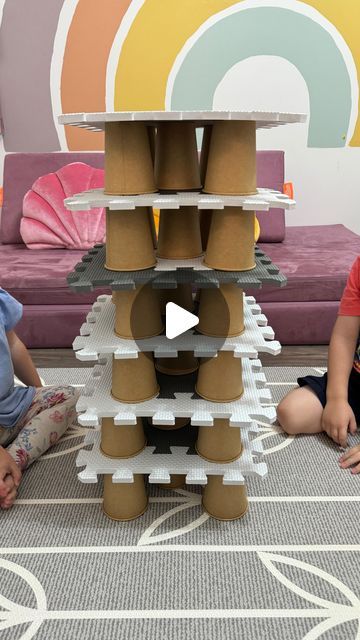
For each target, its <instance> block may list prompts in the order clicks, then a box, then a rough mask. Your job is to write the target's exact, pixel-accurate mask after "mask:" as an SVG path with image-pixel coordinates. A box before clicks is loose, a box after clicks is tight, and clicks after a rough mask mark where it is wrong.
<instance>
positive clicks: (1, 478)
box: [0, 447, 21, 501]
mask: <svg viewBox="0 0 360 640" xmlns="http://www.w3.org/2000/svg"><path fill="white" fill-rule="evenodd" d="M7 476H11V478H12V479H13V484H14V485H15V487H16V488H17V487H18V486H19V484H20V482H21V471H20V469H19V467H18V465H17V464H16V462H15V460H14V459H13V458H12V457H11V455H10V454H9V453H8V452H7V451H6V449H4V448H3V447H0V501H1V500H2V498H5V497H6V496H7V495H8V492H9V480H6V478H7Z"/></svg>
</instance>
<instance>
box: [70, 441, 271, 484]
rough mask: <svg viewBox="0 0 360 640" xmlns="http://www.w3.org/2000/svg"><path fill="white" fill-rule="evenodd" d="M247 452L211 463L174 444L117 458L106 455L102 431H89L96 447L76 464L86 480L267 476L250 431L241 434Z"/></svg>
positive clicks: (236, 480)
mask: <svg viewBox="0 0 360 640" xmlns="http://www.w3.org/2000/svg"><path fill="white" fill-rule="evenodd" d="M241 437H242V443H243V452H242V455H241V456H240V458H238V459H237V460H235V461H233V462H227V463H219V462H207V461H206V460H204V459H203V458H201V457H200V456H198V455H197V454H195V455H188V448H187V447H171V448H170V450H171V453H170V454H166V453H165V454H154V447H145V449H144V450H143V451H141V452H140V453H139V454H138V455H137V456H134V457H132V458H126V459H116V458H109V457H107V456H104V455H103V454H102V452H101V449H100V432H98V431H93V432H90V433H88V434H87V436H86V438H85V444H93V447H92V449H90V450H87V449H82V450H81V451H80V452H79V454H78V456H77V459H76V466H77V467H82V466H84V467H85V469H84V470H83V471H81V472H80V473H79V474H78V477H79V479H80V480H81V481H82V482H85V483H95V482H97V481H98V476H100V475H112V481H113V482H114V483H131V482H134V474H145V475H148V476H149V482H150V483H163V484H169V483H170V476H171V475H174V474H179V475H186V483H187V484H196V485H206V484H207V476H211V475H217V476H222V477H223V484H224V485H239V484H245V478H246V477H248V476H259V477H261V478H264V477H265V476H266V474H267V466H266V464H265V463H264V462H262V461H261V462H258V461H256V460H255V459H254V454H255V458H256V454H257V453H258V454H261V453H262V451H263V448H262V442H261V441H258V440H257V441H251V440H250V438H249V431H248V430H244V432H242V434H241Z"/></svg>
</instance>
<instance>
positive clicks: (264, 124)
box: [58, 110, 306, 131]
mask: <svg viewBox="0 0 360 640" xmlns="http://www.w3.org/2000/svg"><path fill="white" fill-rule="evenodd" d="M227 120H246V121H255V122H256V126H257V128H259V129H268V128H272V127H278V126H280V125H283V124H293V123H302V122H306V115H305V114H304V113H285V112H281V111H164V110H162V111H107V112H95V113H64V114H62V115H60V116H59V118H58V121H59V124H69V125H73V126H75V127H81V128H84V129H90V130H92V131H102V130H103V129H104V126H105V123H106V122H145V123H146V124H148V125H156V123H157V122H181V121H185V122H194V123H195V124H196V125H197V126H199V127H201V126H204V125H205V124H212V123H214V122H219V121H227Z"/></svg>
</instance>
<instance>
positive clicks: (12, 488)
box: [0, 474, 17, 509]
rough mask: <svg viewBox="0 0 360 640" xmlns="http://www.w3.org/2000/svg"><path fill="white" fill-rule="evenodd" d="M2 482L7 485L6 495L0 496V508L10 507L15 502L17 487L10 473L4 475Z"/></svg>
mask: <svg viewBox="0 0 360 640" xmlns="http://www.w3.org/2000/svg"><path fill="white" fill-rule="evenodd" d="M4 484H5V486H6V487H7V495H6V496H5V498H0V509H10V507H12V506H13V504H14V502H15V499H16V494H17V487H16V485H15V482H14V478H13V477H12V475H10V474H9V475H7V476H6V478H5V480H4Z"/></svg>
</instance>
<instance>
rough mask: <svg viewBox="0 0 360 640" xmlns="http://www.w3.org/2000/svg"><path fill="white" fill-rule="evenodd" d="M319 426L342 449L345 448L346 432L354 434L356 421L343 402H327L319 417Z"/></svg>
mask: <svg viewBox="0 0 360 640" xmlns="http://www.w3.org/2000/svg"><path fill="white" fill-rule="evenodd" d="M321 426H322V428H323V430H324V431H326V433H327V434H328V436H329V437H330V438H331V439H332V440H334V442H336V443H337V444H339V445H340V446H342V447H346V446H347V432H348V430H350V433H353V434H354V433H355V432H356V429H357V426H356V419H355V416H354V412H353V410H352V408H351V407H350V405H349V403H348V402H346V401H345V400H329V401H328V402H327V403H326V405H325V408H324V411H323V413H322V417H321Z"/></svg>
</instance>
